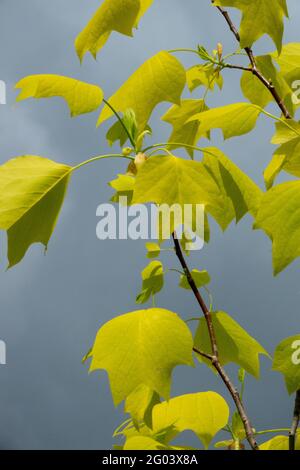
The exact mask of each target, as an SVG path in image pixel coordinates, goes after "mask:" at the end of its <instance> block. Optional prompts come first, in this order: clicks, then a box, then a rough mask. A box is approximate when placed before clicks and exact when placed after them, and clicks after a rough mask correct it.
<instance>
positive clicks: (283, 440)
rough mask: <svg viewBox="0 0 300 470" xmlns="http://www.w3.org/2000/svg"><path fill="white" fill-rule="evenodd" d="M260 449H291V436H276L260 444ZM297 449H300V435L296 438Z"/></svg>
mask: <svg viewBox="0 0 300 470" xmlns="http://www.w3.org/2000/svg"><path fill="white" fill-rule="evenodd" d="M259 448H260V450H289V438H288V437H287V436H276V437H273V438H272V439H270V440H269V441H267V442H264V443H263V444H261V445H260V446H259ZM295 450H300V435H299V434H298V436H297V439H296V445H295Z"/></svg>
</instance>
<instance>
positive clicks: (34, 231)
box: [0, 155, 72, 267]
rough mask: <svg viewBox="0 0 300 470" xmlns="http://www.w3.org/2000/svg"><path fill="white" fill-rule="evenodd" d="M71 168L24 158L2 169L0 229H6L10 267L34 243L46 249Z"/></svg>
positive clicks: (0, 178)
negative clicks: (40, 244)
mask: <svg viewBox="0 0 300 470" xmlns="http://www.w3.org/2000/svg"><path fill="white" fill-rule="evenodd" d="M71 172H72V168H71V167H70V166H68V165H62V164H59V163H56V162H53V161H52V160H48V159H46V158H42V157H38V156H32V155H25V156H22V157H17V158H14V159H13V160H9V161H8V162H7V163H5V164H4V165H2V166H0V229H2V230H7V235H8V260H9V267H12V266H14V265H15V264H17V263H19V262H20V261H21V260H22V258H23V257H24V255H25V253H26V251H27V250H28V248H29V247H30V245H32V244H33V243H42V244H44V245H45V247H46V248H47V246H48V242H49V240H50V237H51V235H52V232H53V230H54V228H55V225H56V222H57V218H58V215H59V212H60V209H61V206H62V203H63V200H64V197H65V193H66V190H67V187H68V183H69V178H70V174H71Z"/></svg>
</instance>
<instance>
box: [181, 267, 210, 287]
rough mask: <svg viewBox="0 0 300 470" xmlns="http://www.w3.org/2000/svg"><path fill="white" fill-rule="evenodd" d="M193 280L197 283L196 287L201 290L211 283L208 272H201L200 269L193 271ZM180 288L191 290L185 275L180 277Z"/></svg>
mask: <svg viewBox="0 0 300 470" xmlns="http://www.w3.org/2000/svg"><path fill="white" fill-rule="evenodd" d="M191 274H192V278H193V280H194V281H195V284H196V286H197V287H198V289H200V288H201V287H203V286H206V285H207V284H209V283H210V275H209V274H208V272H207V271H205V270H204V271H199V270H198V269H193V270H192V271H191ZM179 287H181V288H182V289H190V288H191V287H190V285H189V283H188V280H187V277H186V276H184V275H181V276H180V283H179Z"/></svg>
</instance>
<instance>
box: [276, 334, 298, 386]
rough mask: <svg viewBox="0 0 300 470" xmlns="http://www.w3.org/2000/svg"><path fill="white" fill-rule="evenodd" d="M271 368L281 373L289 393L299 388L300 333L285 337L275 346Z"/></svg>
mask: <svg viewBox="0 0 300 470" xmlns="http://www.w3.org/2000/svg"><path fill="white" fill-rule="evenodd" d="M273 370H276V371H278V372H281V374H283V376H284V379H285V384H286V388H287V390H288V392H289V394H290V395H291V394H292V393H294V392H297V391H298V390H300V335H296V336H291V337H290V338H286V339H285V340H283V341H282V342H281V343H280V344H279V345H278V346H277V348H276V351H275V354H274V362H273Z"/></svg>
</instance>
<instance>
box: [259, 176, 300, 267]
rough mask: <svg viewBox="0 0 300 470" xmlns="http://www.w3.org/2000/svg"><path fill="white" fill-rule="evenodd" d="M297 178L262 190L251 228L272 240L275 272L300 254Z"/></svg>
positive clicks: (299, 183) (299, 214)
mask: <svg viewBox="0 0 300 470" xmlns="http://www.w3.org/2000/svg"><path fill="white" fill-rule="evenodd" d="M299 207H300V181H291V182H288V183H282V184H279V185H278V186H276V187H274V188H272V189H270V190H269V191H268V192H267V193H265V194H264V195H263V197H262V200H261V205H260V208H259V210H258V213H257V215H256V220H255V224H254V228H255V229H261V230H264V231H265V232H266V234H267V235H268V236H269V237H270V238H271V240H272V242H273V268H274V274H275V275H277V274H279V273H280V272H281V271H283V270H284V269H285V268H286V267H287V266H288V265H289V264H290V263H292V261H294V260H295V259H296V258H297V257H299V256H300V210H299Z"/></svg>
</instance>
